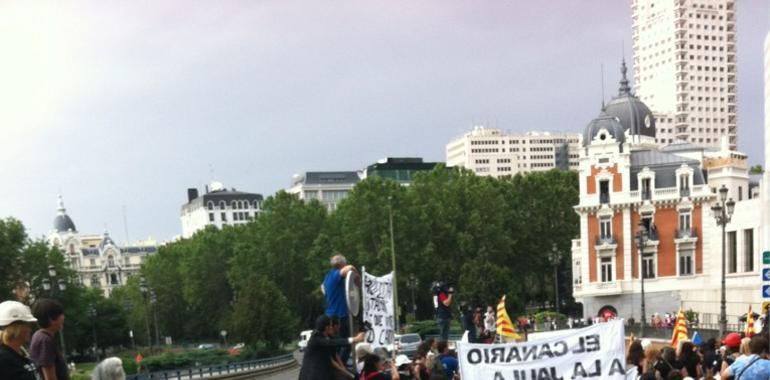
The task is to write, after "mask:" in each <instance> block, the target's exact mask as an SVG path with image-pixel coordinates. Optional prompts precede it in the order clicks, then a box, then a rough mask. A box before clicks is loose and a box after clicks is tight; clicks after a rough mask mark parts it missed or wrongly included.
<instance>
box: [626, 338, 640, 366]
mask: <svg viewBox="0 0 770 380" xmlns="http://www.w3.org/2000/svg"><path fill="white" fill-rule="evenodd" d="M642 359H644V350H643V349H642V342H640V341H638V340H635V341H633V342H631V345H629V346H628V355H626V363H628V364H633V365H635V366H637V367H640V366H641V365H642Z"/></svg>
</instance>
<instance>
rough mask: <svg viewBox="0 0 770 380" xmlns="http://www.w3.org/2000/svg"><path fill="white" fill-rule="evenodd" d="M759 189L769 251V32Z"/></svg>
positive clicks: (766, 50)
mask: <svg viewBox="0 0 770 380" xmlns="http://www.w3.org/2000/svg"><path fill="white" fill-rule="evenodd" d="M762 185H763V186H761V187H760V190H762V191H761V194H762V199H763V203H762V210H764V215H763V218H762V221H763V225H765V226H768V228H765V231H764V235H763V241H764V244H763V245H762V249H763V250H765V251H770V32H768V33H767V37H766V38H765V173H764V175H763V177H762Z"/></svg>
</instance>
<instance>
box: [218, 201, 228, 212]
mask: <svg viewBox="0 0 770 380" xmlns="http://www.w3.org/2000/svg"><path fill="white" fill-rule="evenodd" d="M219 208H220V209H222V210H224V209H226V208H227V204H225V201H219Z"/></svg>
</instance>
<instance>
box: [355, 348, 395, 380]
mask: <svg viewBox="0 0 770 380" xmlns="http://www.w3.org/2000/svg"><path fill="white" fill-rule="evenodd" d="M385 364H386V363H385V361H384V360H382V358H381V357H380V356H379V355H373V354H372V355H366V357H365V358H364V371H363V372H362V373H361V380H388V379H391V380H399V379H400V376H399V374H398V368H397V367H396V364H395V363H393V362H390V361H389V362H387V364H388V366H389V367H390V377H388V375H386V374H385Z"/></svg>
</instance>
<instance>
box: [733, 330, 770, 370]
mask: <svg viewBox="0 0 770 380" xmlns="http://www.w3.org/2000/svg"><path fill="white" fill-rule="evenodd" d="M749 351H751V355H744V356H741V357H739V358H738V359H735V362H733V364H731V365H730V366H729V367H727V368H725V369H724V370H723V371H722V373H721V376H722V378H731V379H736V380H757V379H761V380H766V379H769V378H770V360H767V355H768V341H767V338H765V337H764V336H762V335H754V336H753V337H751V342H749Z"/></svg>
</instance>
